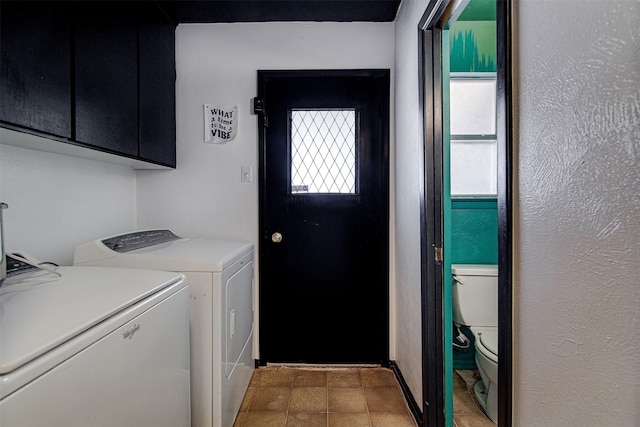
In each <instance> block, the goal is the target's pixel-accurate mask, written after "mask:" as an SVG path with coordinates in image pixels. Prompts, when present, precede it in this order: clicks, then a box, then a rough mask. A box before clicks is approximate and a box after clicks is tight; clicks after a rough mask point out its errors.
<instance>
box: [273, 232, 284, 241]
mask: <svg viewBox="0 0 640 427" xmlns="http://www.w3.org/2000/svg"><path fill="white" fill-rule="evenodd" d="M271 241H272V242H273V243H280V242H282V234H280V233H278V232H275V233H273V234H272V235H271Z"/></svg>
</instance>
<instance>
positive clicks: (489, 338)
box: [476, 330, 498, 363]
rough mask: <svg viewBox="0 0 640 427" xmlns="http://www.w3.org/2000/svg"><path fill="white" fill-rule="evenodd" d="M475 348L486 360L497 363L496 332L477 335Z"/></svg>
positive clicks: (484, 332)
mask: <svg viewBox="0 0 640 427" xmlns="http://www.w3.org/2000/svg"><path fill="white" fill-rule="evenodd" d="M476 347H477V348H478V350H479V351H480V353H482V354H483V356H485V357H486V358H487V359H489V360H492V361H494V362H495V363H498V331H490V330H489V331H483V332H481V333H478V337H477V339H476Z"/></svg>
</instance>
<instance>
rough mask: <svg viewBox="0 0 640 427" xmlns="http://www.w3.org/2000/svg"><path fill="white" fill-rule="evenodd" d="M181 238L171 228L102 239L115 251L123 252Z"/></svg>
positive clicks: (104, 243)
mask: <svg viewBox="0 0 640 427" xmlns="http://www.w3.org/2000/svg"><path fill="white" fill-rule="evenodd" d="M179 239H180V237H178V236H176V235H175V234H173V232H171V231H170V230H146V231H137V232H135V233H129V234H123V235H121V236H115V237H109V238H108V239H104V240H102V244H103V245H105V246H106V247H108V248H109V249H111V250H113V251H115V252H120V253H122V252H129V251H133V250H136V249H142V248H147V247H149V246H154V245H160V244H162V243H168V242H173V241H174V240H179Z"/></svg>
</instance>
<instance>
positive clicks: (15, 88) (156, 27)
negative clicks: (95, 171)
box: [0, 1, 176, 167]
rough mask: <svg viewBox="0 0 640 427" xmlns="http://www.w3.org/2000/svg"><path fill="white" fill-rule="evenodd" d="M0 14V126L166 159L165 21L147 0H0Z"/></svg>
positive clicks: (169, 124) (171, 38)
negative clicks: (80, 0)
mask: <svg viewBox="0 0 640 427" xmlns="http://www.w3.org/2000/svg"><path fill="white" fill-rule="evenodd" d="M0 15H1V24H2V26H1V27H0V29H1V35H2V39H1V40H0V52H1V54H2V55H1V60H2V62H1V63H0V66H1V70H2V72H1V77H2V79H1V81H0V83H1V86H0V106H1V109H0V126H3V127H7V128H10V129H14V130H17V131H19V132H23V133H31V134H34V135H37V136H43V137H46V138H49V139H52V140H56V141H60V143H61V144H64V143H70V144H73V145H77V146H82V147H88V148H93V149H96V150H99V151H104V152H108V153H111V154H115V155H118V156H124V157H129V158H131V159H136V160H142V161H144V162H150V163H155V164H158V165H163V166H169V167H175V165H176V143H175V24H174V23H173V22H171V20H170V19H169V18H168V17H167V16H166V15H165V14H164V13H163V11H162V10H161V9H160V7H159V5H158V4H157V3H156V2H147V1H138V2H136V1H132V2H113V1H110V2H109V1H91V2H56V1H51V2H44V1H43V2H40V1H28V2H27V1H25V2H17V1H4V2H0ZM36 146H37V145H36ZM30 148H33V144H32V145H30ZM43 149H44V148H43ZM62 151H64V150H62Z"/></svg>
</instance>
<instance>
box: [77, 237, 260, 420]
mask: <svg viewBox="0 0 640 427" xmlns="http://www.w3.org/2000/svg"><path fill="white" fill-rule="evenodd" d="M74 265H93V266H105V267H130V268H147V269H157V270H166V271H175V272H180V273H183V274H185V275H186V276H187V280H188V281H189V288H190V293H191V298H190V301H189V303H190V307H189V309H190V329H191V334H190V336H191V422H192V426H194V427H231V426H232V425H233V422H234V420H235V417H236V415H237V413H238V410H239V408H240V404H241V403H242V399H243V397H244V394H245V392H246V390H247V387H248V385H249V381H250V380H251V375H252V374H253V371H254V367H255V362H254V360H253V357H252V336H253V302H252V301H253V245H252V244H251V243H245V242H237V241H229V240H212V239H184V238H180V237H178V236H176V235H175V234H174V233H172V232H171V231H169V230H146V231H139V232H134V233H129V234H123V235H120V236H113V237H107V238H103V239H98V240H95V241H93V242H89V243H86V244H83V245H80V246H78V247H77V248H76V250H75V254H74Z"/></svg>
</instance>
